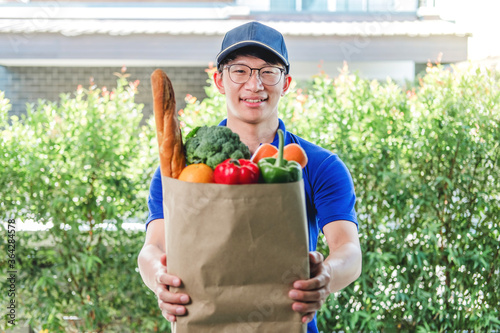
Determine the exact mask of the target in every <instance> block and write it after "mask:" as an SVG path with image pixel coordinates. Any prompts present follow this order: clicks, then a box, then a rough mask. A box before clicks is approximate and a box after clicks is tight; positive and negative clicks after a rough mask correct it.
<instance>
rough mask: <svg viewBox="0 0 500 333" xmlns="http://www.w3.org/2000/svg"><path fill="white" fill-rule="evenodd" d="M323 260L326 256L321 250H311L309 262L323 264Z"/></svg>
mask: <svg viewBox="0 0 500 333" xmlns="http://www.w3.org/2000/svg"><path fill="white" fill-rule="evenodd" d="M323 261H325V257H324V256H323V254H321V253H320V252H318V251H311V252H309V262H310V264H311V265H313V264H315V265H317V264H321V263H322V262H323Z"/></svg>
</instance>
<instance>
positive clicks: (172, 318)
mask: <svg viewBox="0 0 500 333" xmlns="http://www.w3.org/2000/svg"><path fill="white" fill-rule="evenodd" d="M161 315H162V316H163V318H165V319H166V320H168V321H169V322H171V323H173V322H174V321H176V319H177V317H176V316H174V315H171V314H170V313H168V312H167V311H166V310H162V311H161Z"/></svg>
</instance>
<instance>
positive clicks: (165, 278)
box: [156, 273, 181, 287]
mask: <svg viewBox="0 0 500 333" xmlns="http://www.w3.org/2000/svg"><path fill="white" fill-rule="evenodd" d="M156 282H158V283H159V284H164V285H167V286H171V287H180V286H181V279H179V278H178V277H177V276H175V275H172V274H168V273H162V274H158V276H157V279H156Z"/></svg>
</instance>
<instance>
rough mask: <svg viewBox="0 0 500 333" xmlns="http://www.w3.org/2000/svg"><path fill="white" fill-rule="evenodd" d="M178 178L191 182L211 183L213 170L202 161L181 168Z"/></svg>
mask: <svg viewBox="0 0 500 333" xmlns="http://www.w3.org/2000/svg"><path fill="white" fill-rule="evenodd" d="M179 180H182V181H185V182H191V183H213V182H214V171H213V170H212V168H211V167H209V166H208V165H206V164H204V163H198V164H190V165H188V166H187V167H185V168H184V169H182V171H181V174H180V175H179Z"/></svg>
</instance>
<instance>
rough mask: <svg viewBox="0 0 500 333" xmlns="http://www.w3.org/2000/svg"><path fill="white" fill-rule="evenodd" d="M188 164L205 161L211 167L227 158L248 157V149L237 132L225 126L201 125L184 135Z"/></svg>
mask: <svg viewBox="0 0 500 333" xmlns="http://www.w3.org/2000/svg"><path fill="white" fill-rule="evenodd" d="M184 147H185V150H186V160H187V163H188V164H194V163H205V164H207V165H208V166H209V167H211V168H212V169H214V168H215V167H216V166H217V165H218V164H220V163H222V162H224V161H225V160H226V159H228V158H235V159H240V158H245V159H249V158H250V150H249V149H248V147H247V146H246V145H245V144H244V143H243V142H241V141H240V137H239V135H238V134H236V133H233V131H231V130H230V129H229V128H227V127H225V126H202V127H198V128H195V129H194V130H193V131H191V132H190V133H189V134H188V136H187V137H186V143H185V144H184Z"/></svg>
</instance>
